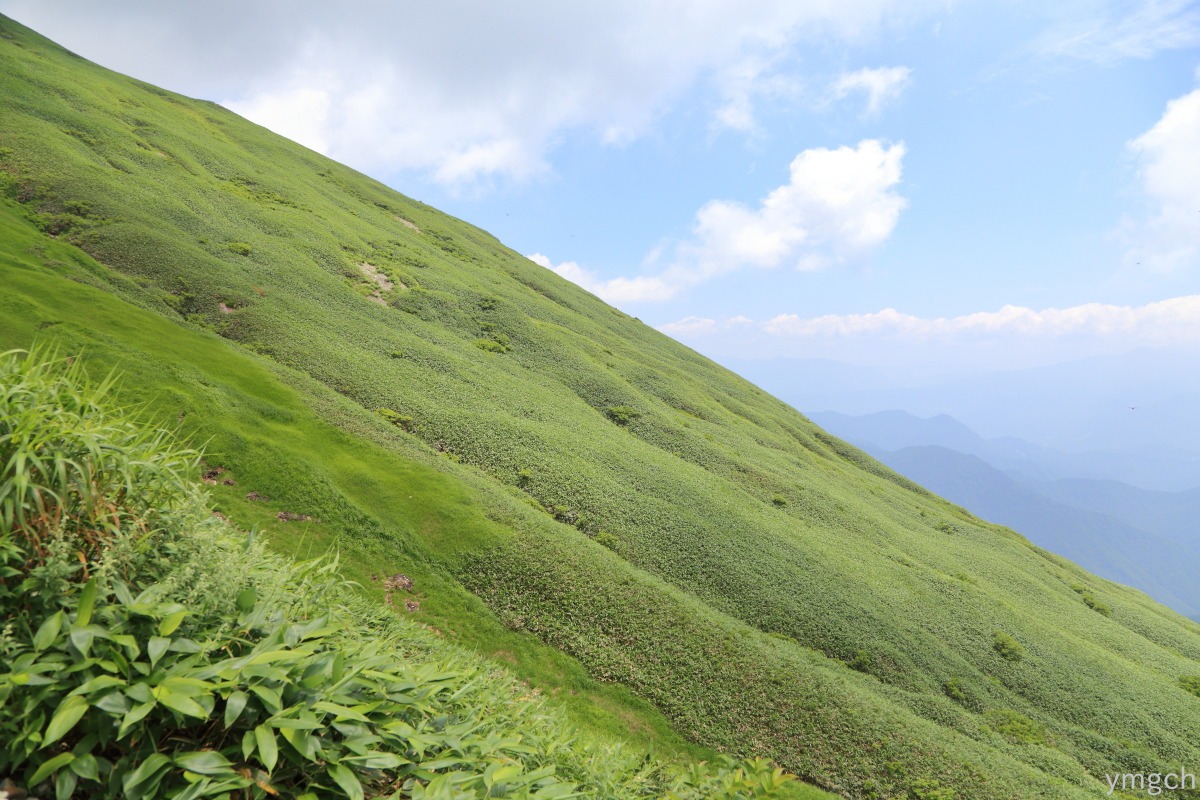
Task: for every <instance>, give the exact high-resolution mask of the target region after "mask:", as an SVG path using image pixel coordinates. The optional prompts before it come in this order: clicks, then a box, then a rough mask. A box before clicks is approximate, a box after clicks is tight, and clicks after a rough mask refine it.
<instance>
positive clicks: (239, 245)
mask: <svg viewBox="0 0 1200 800" xmlns="http://www.w3.org/2000/svg"><path fill="white" fill-rule="evenodd" d="M225 246H226V247H227V248H228V249H229V252H231V253H236V254H238V255H239V256H248V255H250V253H251V252H252V251H253V250H254V248H253V247H251V246H250V245H249V244H247V243H246V242H230V243H229V244H227V245H225Z"/></svg>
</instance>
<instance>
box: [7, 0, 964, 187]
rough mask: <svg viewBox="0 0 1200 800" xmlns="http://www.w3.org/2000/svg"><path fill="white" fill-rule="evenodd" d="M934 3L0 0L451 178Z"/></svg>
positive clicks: (111, 55)
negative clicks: (803, 45)
mask: <svg viewBox="0 0 1200 800" xmlns="http://www.w3.org/2000/svg"><path fill="white" fill-rule="evenodd" d="M914 8H918V9H919V10H918V11H914ZM941 8H942V2H941V0H926V1H925V2H922V3H921V4H920V5H919V6H914V5H913V4H912V3H909V2H906V3H901V2H899V0H847V2H840V3H795V2H790V1H789V0H767V1H766V2H760V3H753V4H750V5H746V4H744V3H739V2H736V0H715V1H714V2H707V3H702V4H694V3H685V2H683V0H655V1H653V2H645V1H643V0H612V2H609V3H604V4H597V3H552V4H545V3H516V4H512V3H495V2H491V1H490V0H464V1H463V2H458V3H349V4H337V5H333V4H329V3H318V2H315V0H297V2H288V3H284V2H261V3H244V2H234V0H212V2H208V3H151V4H148V3H145V2H141V0H112V1H111V2H106V3H104V4H102V5H97V4H95V3H91V2H88V0H54V2H46V0H0V9H3V11H4V13H6V14H9V15H10V16H13V17H15V18H16V19H18V20H20V21H22V22H24V23H25V24H28V25H31V26H33V27H34V28H36V29H38V30H40V31H42V32H43V33H45V34H47V35H49V36H51V37H52V38H55V39H57V40H58V41H60V42H62V43H63V44H64V45H66V46H67V47H70V48H72V49H74V50H76V51H77V52H80V53H81V54H82V55H84V56H86V57H88V58H92V59H94V60H98V61H100V62H102V63H104V64H106V65H108V66H111V67H113V68H115V69H118V70H120V71H123V72H128V73H130V74H132V75H134V76H135V77H139V78H142V79H144V80H149V81H152V82H155V83H159V84H162V85H165V86H167V87H168V88H172V89H175V90H177V91H181V92H185V93H187V94H191V95H194V96H199V97H206V98H210V99H214V100H217V101H219V102H222V103H225V104H226V105H228V106H229V107H231V108H233V109H235V110H236V111H238V112H239V113H242V114H244V115H246V116H248V117H250V118H251V119H253V120H254V121H256V122H258V123H260V124H263V125H265V126H267V127H269V128H272V129H276V130H278V131H280V132H282V133H284V134H285V135H288V136H292V137H295V138H297V139H298V140H299V141H301V142H302V143H304V144H307V145H308V146H310V147H313V148H314V149H317V150H320V151H322V152H324V153H326V154H328V155H330V156H332V157H334V158H336V159H339V160H342V161H345V162H347V163H350V164H351V165H352V166H355V167H357V168H359V169H364V170H367V171H378V170H418V171H422V172H425V173H427V174H429V175H430V176H432V177H433V178H435V179H436V180H439V181H442V182H444V183H447V184H456V185H462V184H469V183H472V182H479V181H483V182H486V181H488V180H489V179H492V178H498V179H521V178H528V177H530V176H534V175H537V174H538V173H540V172H543V171H545V170H547V169H548V160H547V157H548V153H549V152H550V151H551V150H552V149H553V147H554V146H555V143H556V142H558V141H561V138H562V136H563V134H564V133H566V132H569V131H580V132H584V133H585V134H586V133H590V134H592V135H594V136H595V138H596V139H597V140H598V141H602V142H609V143H621V142H628V141H631V140H632V139H635V138H637V137H638V136H640V135H643V134H644V133H645V132H646V131H647V130H649V129H650V127H651V126H652V125H653V123H654V121H655V120H656V119H657V118H658V117H659V116H660V115H661V114H662V113H663V112H664V110H665V109H666V108H668V107H669V106H670V104H671V103H672V102H674V101H675V100H676V99H678V98H679V97H680V96H681V95H682V93H683V92H685V91H686V90H688V89H690V88H692V87H694V86H696V85H699V84H701V83H702V82H706V81H710V80H711V81H716V82H718V83H720V82H721V81H725V82H726V83H729V84H730V85H733V84H737V82H738V78H737V75H738V73H739V70H741V74H742V78H743V79H744V80H743V86H742V89H741V90H736V89H733V90H731V91H733V93H734V95H736V94H737V91H744V92H753V91H754V89H753V85H754V83H755V82H756V81H759V80H761V79H763V78H764V75H763V73H762V71H761V70H759V71H757V72H756V71H755V69H754V67H753V64H754V63H755V59H758V60H759V63H764V64H768V63H770V62H771V59H772V58H773V57H774V56H775V54H778V53H780V52H784V51H785V50H787V48H789V47H791V46H793V45H795V44H796V43H797V42H802V41H818V40H819V41H828V40H830V39H833V40H835V41H841V42H847V41H859V40H862V39H863V38H865V37H869V36H871V35H873V34H874V32H875V31H877V30H878V29H879V28H880V27H881V25H882V24H884V23H885V22H891V21H892V20H893V18H903V21H905V22H907V21H908V20H910V19H911V18H913V17H914V16H916V15H917V14H920V13H924V12H926V11H931V12H937V11H940V10H941ZM681 19H686V21H687V24H686V25H684V24H680V20H681ZM747 65H750V66H747ZM747 70H748V71H747ZM747 81H748V83H747ZM718 114H719V115H720V116H721V117H722V118H723V120H724V124H727V125H730V126H732V127H735V128H739V127H741V128H745V127H747V126H750V125H752V124H753V114H752V109H750V108H749V106H745V107H739V106H738V105H737V103H736V102H734V104H733V105H729V106H727V107H725V108H723V109H722V110H721V111H719V112H718Z"/></svg>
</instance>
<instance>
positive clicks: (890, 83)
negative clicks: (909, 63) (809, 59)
mask: <svg viewBox="0 0 1200 800" xmlns="http://www.w3.org/2000/svg"><path fill="white" fill-rule="evenodd" d="M911 80H912V70H911V69H909V68H908V67H878V68H876V69H860V70H856V71H854V72H846V73H843V74H842V75H840V76H839V77H838V79H837V80H836V81H834V82H833V85H832V86H830V92H831V94H832V95H833V97H834V99H837V100H840V99H842V98H844V97H846V96H847V95H849V94H851V93H852V92H863V93H865V94H866V95H867V107H866V114H867V115H868V116H874V115H876V114H878V113H879V111H880V109H881V108H883V105H884V104H885V103H888V102H891V101H893V100H896V99H897V98H899V97H900V95H901V94H903V93H904V90H905V89H907V88H908V85H909V83H911Z"/></svg>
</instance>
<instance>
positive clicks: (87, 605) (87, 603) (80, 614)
mask: <svg viewBox="0 0 1200 800" xmlns="http://www.w3.org/2000/svg"><path fill="white" fill-rule="evenodd" d="M95 608H96V578H92V579H91V580H90V581H88V582H87V583H86V584H84V587H83V591H82V592H80V593H79V610H78V611H77V612H76V613H75V624H76V625H78V626H79V627H83V626H84V625H87V624H88V623H90V622H91V621H92V611H93V610H94V609H95Z"/></svg>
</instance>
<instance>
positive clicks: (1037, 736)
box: [983, 708, 1046, 744]
mask: <svg viewBox="0 0 1200 800" xmlns="http://www.w3.org/2000/svg"><path fill="white" fill-rule="evenodd" d="M983 718H984V719H985V720H987V724H988V727H989V728H991V729H992V730H993V731H995V732H996V733H998V734H1000V735H1001V736H1003V737H1004V738H1005V739H1007V740H1008V741H1010V742H1012V743H1013V744H1046V728H1045V726H1043V725H1042V724H1041V723H1039V722H1034V721H1033V720H1031V719H1029V717H1026V716H1025V715H1024V714H1020V713H1018V712H1016V711H1013V710H1011V709H1007V708H997V709H993V710H991V711H987V712H985V713H984V715H983Z"/></svg>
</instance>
